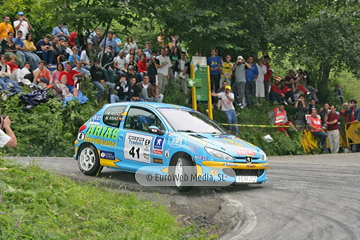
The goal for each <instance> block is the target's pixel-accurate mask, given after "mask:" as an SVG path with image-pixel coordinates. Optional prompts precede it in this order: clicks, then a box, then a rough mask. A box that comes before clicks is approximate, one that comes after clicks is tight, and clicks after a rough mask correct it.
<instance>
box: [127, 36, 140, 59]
mask: <svg viewBox="0 0 360 240" xmlns="http://www.w3.org/2000/svg"><path fill="white" fill-rule="evenodd" d="M131 49H134V53H132V55H135V51H137V50H138V46H137V44H136V42H134V39H133V38H132V37H128V38H127V39H126V43H125V44H124V52H125V54H128V53H129V52H130V51H131Z"/></svg>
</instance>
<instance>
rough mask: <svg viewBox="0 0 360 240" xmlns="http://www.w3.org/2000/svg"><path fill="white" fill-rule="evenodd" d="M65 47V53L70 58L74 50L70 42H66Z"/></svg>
mask: <svg viewBox="0 0 360 240" xmlns="http://www.w3.org/2000/svg"><path fill="white" fill-rule="evenodd" d="M64 46H65V52H66V53H67V54H68V56H69V57H70V55H71V54H72V50H71V48H70V47H69V42H68V40H64Z"/></svg>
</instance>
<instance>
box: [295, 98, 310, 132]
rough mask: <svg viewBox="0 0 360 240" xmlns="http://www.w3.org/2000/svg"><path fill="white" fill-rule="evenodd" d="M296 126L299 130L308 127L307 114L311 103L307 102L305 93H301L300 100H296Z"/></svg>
mask: <svg viewBox="0 0 360 240" xmlns="http://www.w3.org/2000/svg"><path fill="white" fill-rule="evenodd" d="M295 108H296V113H295V126H296V129H297V130H298V131H300V130H304V129H306V126H307V123H306V119H305V115H306V114H307V113H308V111H309V105H308V104H307V103H306V99H305V97H304V95H300V97H299V98H298V100H297V101H296V102H295Z"/></svg>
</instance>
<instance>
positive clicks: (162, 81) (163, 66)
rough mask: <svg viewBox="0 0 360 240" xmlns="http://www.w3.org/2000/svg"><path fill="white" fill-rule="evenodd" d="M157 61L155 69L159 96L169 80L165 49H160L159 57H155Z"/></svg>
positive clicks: (168, 66)
mask: <svg viewBox="0 0 360 240" xmlns="http://www.w3.org/2000/svg"><path fill="white" fill-rule="evenodd" d="M156 58H157V59H158V60H159V65H158V68H157V76H158V86H159V94H164V92H165V88H166V85H167V82H168V79H169V78H170V67H171V61H170V58H169V57H167V56H166V51H165V48H161V55H159V56H157V57H156Z"/></svg>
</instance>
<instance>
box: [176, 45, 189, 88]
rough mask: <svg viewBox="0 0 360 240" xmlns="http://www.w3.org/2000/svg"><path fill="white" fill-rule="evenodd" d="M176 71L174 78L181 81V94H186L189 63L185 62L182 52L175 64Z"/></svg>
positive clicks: (184, 54) (184, 55)
mask: <svg viewBox="0 0 360 240" xmlns="http://www.w3.org/2000/svg"><path fill="white" fill-rule="evenodd" d="M175 66H176V70H177V71H178V72H177V73H176V75H175V78H177V79H180V80H181V89H182V90H183V93H185V94H187V93H188V90H189V88H188V78H189V74H190V63H189V62H187V61H186V53H185V52H182V53H181V55H180V59H179V61H177V62H176V63H175Z"/></svg>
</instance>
